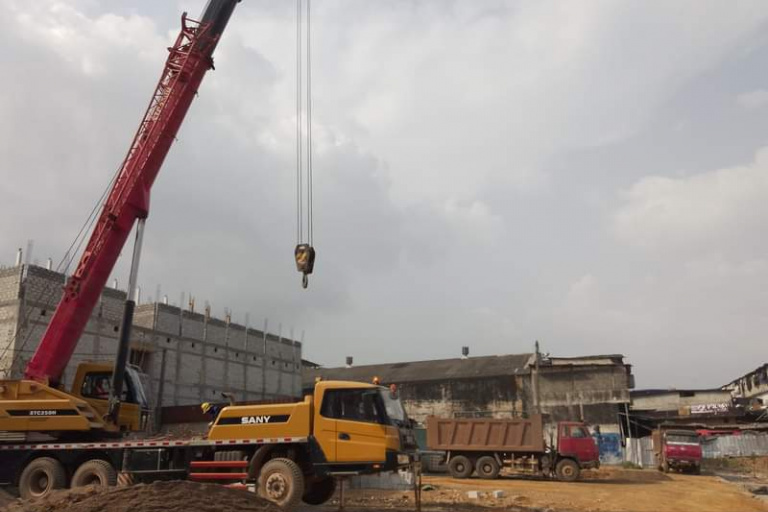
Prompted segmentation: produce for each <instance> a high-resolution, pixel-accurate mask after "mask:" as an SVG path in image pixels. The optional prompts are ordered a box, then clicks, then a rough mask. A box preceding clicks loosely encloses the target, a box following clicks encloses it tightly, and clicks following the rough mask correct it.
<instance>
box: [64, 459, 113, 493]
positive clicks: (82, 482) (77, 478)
mask: <svg viewBox="0 0 768 512" xmlns="http://www.w3.org/2000/svg"><path fill="white" fill-rule="evenodd" d="M86 485H95V486H96V487H114V486H115V485H117V471H115V468H113V467H112V464H110V463H109V462H107V461H105V460H101V459H93V460H89V461H86V462H83V463H82V464H80V467H79V468H77V470H76V471H75V474H74V475H72V484H71V485H70V487H72V488H75V487H85V486H86Z"/></svg>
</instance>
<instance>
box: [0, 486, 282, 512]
mask: <svg viewBox="0 0 768 512" xmlns="http://www.w3.org/2000/svg"><path fill="white" fill-rule="evenodd" d="M0 510H1V511H2V512H104V511H109V512H219V511H222V510H227V511H229V510H236V511H238V512H281V510H280V508H278V507H276V506H274V505H272V504H271V503H268V502H266V501H264V500H262V499H261V498H259V497H257V496H256V495H254V494H253V493H249V492H246V491H240V490H233V489H227V488H225V487H222V486H219V485H210V484H199V483H193V482H155V483H153V484H150V485H141V484H140V485H134V486H131V487H111V488H109V489H106V490H98V489H95V488H93V487H85V488H79V489H73V490H67V491H58V492H55V493H52V494H51V495H50V496H47V497H45V498H43V499H40V500H30V501H22V500H16V501H14V502H12V503H10V504H8V505H6V506H5V507H3V508H2V509H0Z"/></svg>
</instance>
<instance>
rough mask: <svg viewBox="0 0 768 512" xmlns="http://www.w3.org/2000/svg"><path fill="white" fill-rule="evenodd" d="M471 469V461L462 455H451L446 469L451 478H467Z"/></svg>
mask: <svg viewBox="0 0 768 512" xmlns="http://www.w3.org/2000/svg"><path fill="white" fill-rule="evenodd" d="M473 469H474V468H473V467H472V461H471V460H469V458H467V457H465V456H464V455H457V456H455V457H452V458H451V462H449V463H448V470H449V471H450V472H451V476H452V477H453V478H469V475H471V474H472V470H473Z"/></svg>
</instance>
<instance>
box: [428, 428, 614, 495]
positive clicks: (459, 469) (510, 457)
mask: <svg viewBox="0 0 768 512" xmlns="http://www.w3.org/2000/svg"><path fill="white" fill-rule="evenodd" d="M427 445H428V447H429V449H430V450H440V451H445V452H446V461H445V462H446V463H447V464H448V470H449V471H450V473H451V476H453V477H454V478H468V477H469V476H470V475H472V473H473V472H476V473H477V475H478V476H479V477H480V478H487V479H492V478H497V477H498V476H499V473H500V472H501V469H502V468H505V467H506V468H511V469H513V470H515V471H516V472H519V473H528V474H535V475H542V476H553V477H556V478H557V479H558V480H562V481H566V482H572V481H574V480H577V479H578V478H579V475H580V473H581V470H582V469H592V468H594V469H597V468H599V467H600V457H599V452H598V449H597V444H596V443H595V440H594V439H593V438H592V436H591V435H590V434H589V431H588V430H587V428H586V426H585V425H584V423H580V422H573V421H561V422H559V423H558V424H557V432H556V438H555V433H554V432H553V433H552V435H551V436H550V443H549V444H547V442H546V440H545V439H544V423H543V420H542V417H541V415H539V414H535V415H532V416H531V417H530V418H527V419H523V418H510V419H447V418H437V417H434V416H430V417H429V418H427Z"/></svg>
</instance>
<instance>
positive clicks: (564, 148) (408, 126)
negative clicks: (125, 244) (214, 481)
mask: <svg viewBox="0 0 768 512" xmlns="http://www.w3.org/2000/svg"><path fill="white" fill-rule="evenodd" d="M203 7H204V2H203V1H202V0H183V1H178V0H176V1H168V2H152V1H148V0H141V1H138V0H137V1H135V2H131V3H130V5H127V3H126V2H121V1H117V0H102V1H96V0H36V1H35V2H28V1H24V0H4V1H3V2H2V3H0V46H1V47H3V48H5V49H6V51H4V52H0V69H2V70H3V72H2V80H0V197H2V201H0V263H2V264H5V265H10V264H13V260H14V258H15V252H16V249H17V248H18V247H26V246H27V243H28V240H33V242H34V245H33V254H32V255H27V256H26V258H29V259H30V261H32V262H38V263H41V264H44V262H45V260H46V259H47V258H48V257H51V258H53V259H54V260H55V261H58V260H60V259H61V258H62V256H63V255H64V253H65V251H66V249H67V247H68V246H69V244H70V243H71V241H72V239H73V238H74V237H75V235H76V234H77V232H78V230H79V229H80V227H81V225H82V223H83V221H84V220H85V219H86V217H87V216H88V213H89V212H90V210H91V208H92V207H93V206H94V204H95V203H96V201H97V200H98V198H99V197H100V195H101V193H102V191H103V190H104V188H105V186H106V185H107V183H108V182H109V179H110V177H111V176H112V174H113V173H114V171H115V169H116V168H118V166H119V165H120V163H121V161H122V159H123V157H124V155H125V152H126V150H127V148H128V146H129V143H130V141H131V138H132V137H133V134H134V133H135V130H136V127H137V125H138V122H139V120H140V118H141V116H142V115H143V113H144V110H145V108H146V105H147V103H148V101H149V98H150V95H151V93H152V90H153V88H154V86H155V84H156V81H157V79H158V77H159V75H160V72H161V70H162V67H163V64H164V61H165V58H166V55H167V52H166V47H167V46H169V44H171V42H172V41H173V39H174V38H175V36H176V34H177V33H178V30H179V23H180V14H181V12H182V11H188V12H189V13H190V15H192V16H195V15H197V14H198V13H200V12H201V11H202V9H203ZM295 16H296V14H295V3H293V2H285V1H280V0H244V1H243V2H241V3H240V4H239V5H238V7H237V8H236V10H235V13H234V15H233V17H232V20H231V22H230V24H229V27H228V28H227V31H226V32H225V34H224V35H223V37H222V40H221V43H220V44H219V47H218V48H217V51H216V55H215V64H216V69H215V71H211V72H209V73H208V75H207V76H206V78H205V80H204V81H203V84H202V86H201V88H200V90H199V97H198V98H197V99H196V100H195V102H194V103H193V105H192V108H191V109H190V111H189V114H188V116H187V118H186V121H185V124H184V125H183V126H182V128H181V130H180V132H179V134H178V139H177V141H176V143H175V144H174V146H173V147H172V148H171V151H170V154H169V156H168V158H167V159H166V162H165V165H164V167H163V169H162V170H161V172H160V176H159V177H158V179H157V181H156V183H155V186H154V188H153V191H152V197H151V210H150V211H151V212H150V216H149V219H148V221H147V228H146V235H145V239H144V249H143V255H142V260H141V268H140V284H141V286H142V298H143V300H144V301H146V300H150V299H151V298H157V290H158V289H159V290H160V295H161V296H162V295H168V297H169V300H170V302H171V303H176V304H179V303H180V301H181V296H182V294H185V297H189V296H190V294H191V295H192V296H194V297H195V299H196V303H197V304H198V309H199V307H200V306H199V305H200V304H203V303H204V302H208V303H210V304H211V307H212V311H213V314H214V315H216V316H220V317H223V315H224V311H225V310H229V311H231V312H232V317H233V320H234V321H237V322H240V323H243V322H245V317H246V314H247V315H248V318H249V322H250V324H251V325H253V326H256V327H261V326H263V322H264V321H265V319H267V320H268V322H269V329H270V331H273V332H276V333H277V332H280V333H281V334H282V335H284V336H290V335H293V337H294V338H297V339H298V338H301V336H302V333H303V339H304V342H305V343H304V354H303V355H304V357H305V358H308V359H311V360H313V361H317V362H320V363H323V364H325V365H328V366H336V365H341V364H343V362H344V358H345V356H354V358H355V363H356V364H366V363H371V364H372V363H380V362H395V361H408V360H416V359H418V360H423V359H439V358H449V357H458V356H459V355H460V350H461V347H462V346H464V345H467V346H469V347H470V353H471V355H490V354H508V353H522V352H530V351H532V349H533V345H534V341H535V340H539V341H540V343H541V346H542V350H543V351H544V352H548V353H550V354H552V355H555V356H578V355H589V354H615V353H620V354H624V355H625V356H626V358H627V359H626V361H627V362H628V363H629V364H632V365H633V373H634V374H635V375H636V381H637V387H638V388H649V387H678V388H695V387H712V386H719V385H722V384H725V383H727V382H729V381H731V380H732V379H734V378H736V377H738V376H740V375H742V374H744V373H746V372H748V371H750V370H752V369H754V368H755V367H757V366H759V365H761V364H762V363H764V362H765V360H766V359H765V357H766V352H765V350H764V348H763V347H764V346H765V345H764V335H765V332H766V331H767V330H768V315H766V310H767V309H768V287H766V286H765V283H768V238H766V237H765V236H763V233H764V231H763V229H765V228H766V227H767V226H766V225H767V224H768V66H766V62H768V4H767V3H766V2H764V1H762V0H756V1H746V0H745V1H733V2H714V1H712V2H709V1H705V2H702V1H699V0H690V1H686V0H679V1H677V2H673V3H667V2H630V1H616V2H614V1H610V2H609V1H596V0H595V1H587V2H566V1H562V2H555V1H543V2H542V1H541V0H519V1H515V2H510V1H496V0H483V1H476V0H471V1H470V0H420V1H418V2H415V1H412V0H392V1H388V2H355V1H352V0H316V1H314V2H312V29H313V33H312V85H313V88H312V96H313V154H314V215H315V220H314V225H315V236H314V245H315V248H316V250H317V262H316V266H315V273H314V274H313V275H312V276H311V278H310V285H309V288H308V289H307V290H303V289H302V288H301V286H300V280H301V279H300V274H298V273H297V272H296V270H295V265H294V261H293V248H294V245H295V244H296V218H295V212H296V199H295V187H296V181H295V180H296V178H295V169H296V156H295V148H296V110H295V91H296V72H295V70H296V60H295V59H296V55H295V52H296V46H295V45H296V40H295V37H296V18H295ZM129 255H130V248H127V250H126V251H124V254H123V257H121V260H120V263H119V265H118V267H117V268H116V269H115V271H114V276H113V277H114V278H116V279H118V285H119V287H121V288H124V287H125V283H126V282H127V276H128V258H129Z"/></svg>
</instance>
